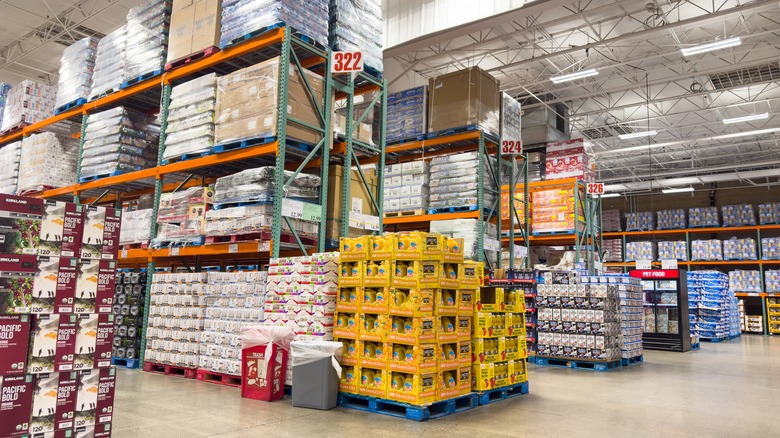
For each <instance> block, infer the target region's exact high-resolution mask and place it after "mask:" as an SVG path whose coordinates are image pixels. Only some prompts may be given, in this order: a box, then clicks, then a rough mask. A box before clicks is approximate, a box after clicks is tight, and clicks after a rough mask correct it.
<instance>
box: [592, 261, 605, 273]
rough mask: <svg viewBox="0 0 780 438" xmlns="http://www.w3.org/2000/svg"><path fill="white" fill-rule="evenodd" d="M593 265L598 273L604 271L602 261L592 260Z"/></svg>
mask: <svg viewBox="0 0 780 438" xmlns="http://www.w3.org/2000/svg"><path fill="white" fill-rule="evenodd" d="M593 267H594V268H595V269H596V272H598V273H602V272H604V263H601V262H593Z"/></svg>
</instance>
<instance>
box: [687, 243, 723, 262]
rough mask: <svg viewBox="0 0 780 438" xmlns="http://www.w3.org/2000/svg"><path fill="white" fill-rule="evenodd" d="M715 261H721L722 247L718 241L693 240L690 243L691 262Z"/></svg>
mask: <svg viewBox="0 0 780 438" xmlns="http://www.w3.org/2000/svg"><path fill="white" fill-rule="evenodd" d="M717 260H723V245H722V242H721V241H720V240H718V239H710V240H694V241H692V242H691V261H694V262H698V261H717Z"/></svg>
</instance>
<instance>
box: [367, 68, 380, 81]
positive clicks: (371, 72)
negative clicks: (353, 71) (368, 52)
mask: <svg viewBox="0 0 780 438" xmlns="http://www.w3.org/2000/svg"><path fill="white" fill-rule="evenodd" d="M363 72H364V73H368V75H369V76H371V77H373V78H375V79H379V80H381V79H382V72H381V71H379V70H377V69H375V68H374V67H369V66H367V65H364V66H363Z"/></svg>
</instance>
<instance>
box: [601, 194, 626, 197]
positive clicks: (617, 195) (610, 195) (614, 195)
mask: <svg viewBox="0 0 780 438" xmlns="http://www.w3.org/2000/svg"><path fill="white" fill-rule="evenodd" d="M619 196H623V194H622V193H605V194H603V195H601V197H602V198H617V197H619Z"/></svg>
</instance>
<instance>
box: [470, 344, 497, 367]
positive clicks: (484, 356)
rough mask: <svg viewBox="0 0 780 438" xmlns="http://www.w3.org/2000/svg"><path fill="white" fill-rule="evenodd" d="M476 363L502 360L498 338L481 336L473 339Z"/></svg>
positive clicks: (472, 348)
mask: <svg viewBox="0 0 780 438" xmlns="http://www.w3.org/2000/svg"><path fill="white" fill-rule="evenodd" d="M471 351H472V353H471V355H472V356H471V357H472V359H473V361H474V363H495V362H498V361H499V360H501V355H500V348H499V341H498V338H479V339H473V340H472V341H471Z"/></svg>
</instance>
